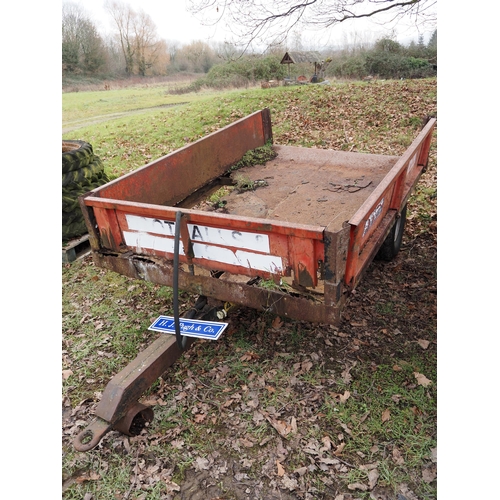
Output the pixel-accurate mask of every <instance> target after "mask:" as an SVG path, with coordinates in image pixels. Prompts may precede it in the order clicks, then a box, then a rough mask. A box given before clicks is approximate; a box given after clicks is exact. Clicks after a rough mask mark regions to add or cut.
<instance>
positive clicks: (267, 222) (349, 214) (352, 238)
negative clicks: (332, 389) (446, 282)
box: [80, 109, 436, 324]
mask: <svg viewBox="0 0 500 500" xmlns="http://www.w3.org/2000/svg"><path fill="white" fill-rule="evenodd" d="M435 121H436V120H435V119H431V120H430V121H429V123H428V124H427V125H426V126H425V128H424V129H423V130H422V131H421V132H420V133H419V134H418V136H417V137H416V138H415V140H414V141H413V143H412V144H411V146H410V147H409V148H408V149H407V150H406V151H405V153H404V154H403V155H401V156H391V155H376V154H365V153H353V152H343V151H333V150H322V149H313V148H302V147H295V146H276V145H275V146H273V148H274V150H275V152H276V153H277V156H276V158H274V159H273V160H271V161H268V162H267V163H265V164H264V165H253V166H249V167H244V168H237V165H238V164H239V162H240V160H241V159H242V158H243V156H244V155H245V153H247V152H248V151H250V150H254V149H256V148H259V147H262V146H265V145H269V144H272V142H273V136H272V127H271V117H270V112H269V110H268V109H263V110H260V111H256V112H255V113H252V114H251V115H249V116H247V117H245V118H242V119H240V120H238V121H237V122H235V123H233V124H231V125H228V126H227V127H224V128H223V129H221V130H219V131H217V132H214V133H212V134H210V135H208V136H206V137H204V138H202V139H200V140H198V141H196V142H194V143H191V144H189V145H187V146H185V147H184V148H181V149H179V150H177V151H174V152H173V153H170V154H168V155H166V156H164V157H162V158H159V159H158V160H155V161H153V162H151V163H150V164H148V165H145V166H144V167H141V168H139V169H137V170H136V171H134V172H131V173H130V174H127V175H124V176H123V177H120V178H119V179H116V180H114V181H112V182H110V183H108V184H106V185H104V186H101V187H99V188H97V189H96V190H95V191H92V192H90V193H87V194H86V195H84V196H83V197H81V198H80V206H81V208H82V211H83V213H84V217H85V220H86V223H87V227H88V229H89V240H90V244H91V248H92V254H93V258H94V261H95V263H96V265H98V266H100V267H105V268H108V269H111V270H114V271H117V272H119V273H121V274H125V275H127V276H130V277H133V278H140V279H146V280H149V281H152V282H155V283H158V284H162V285H167V286H172V284H173V283H174V280H175V282H176V283H178V285H179V288H180V289H183V290H185V291H188V292H192V293H195V294H201V295H204V296H207V297H211V298H214V299H217V300H219V301H222V302H234V303H238V304H242V305H246V306H248V307H253V308H256V309H258V310H264V311H271V312H273V313H275V314H278V315H282V316H289V317H292V318H296V319H302V320H305V321H313V322H321V323H330V324H338V323H339V322H340V317H341V311H342V308H343V307H344V304H345V301H346V297H347V296H348V294H349V293H350V292H351V291H352V290H353V289H354V287H355V286H356V284H357V283H358V282H359V280H360V279H361V276H362V275H363V273H364V271H365V270H366V268H367V267H368V265H369V264H370V262H371V261H372V260H373V258H374V257H375V255H376V254H377V252H378V250H379V249H380V247H381V246H382V245H383V243H384V241H386V238H387V237H388V235H389V233H390V231H391V229H392V228H393V227H395V225H396V221H398V220H399V217H400V214H401V213H402V211H403V210H404V207H405V206H406V203H407V200H408V198H409V196H410V194H411V192H412V190H413V189H414V187H415V185H416V183H417V182H418V179H419V178H420V175H421V174H422V172H423V171H424V169H425V166H426V164H427V161H428V154H429V148H430V143H431V140H432V131H433V128H434V126H435ZM221 185H225V186H226V187H227V186H228V185H231V186H232V190H231V191H230V192H228V193H227V194H225V195H224V196H223V197H222V198H221V200H220V201H221V202H222V203H219V207H220V206H221V205H223V207H222V208H219V209H214V208H213V207H211V206H210V204H208V203H207V202H206V200H207V196H208V195H210V193H213V192H214V191H215V190H217V189H218V188H220V187H221ZM245 185H247V186H250V187H252V188H255V189H248V190H245V189H243V186H245ZM175 248H178V250H177V251H176V250H175ZM176 258H178V262H179V265H178V266H174V261H175V259H176ZM256 279H257V281H256ZM262 279H264V280H270V279H271V280H273V281H274V282H275V283H276V284H277V285H281V284H282V283H283V282H286V283H289V284H290V285H291V288H292V289H293V290H291V291H290V290H289V289H285V290H284V289H283V288H282V287H280V286H277V287H276V288H274V289H271V288H266V289H263V288H258V287H256V286H255V284H256V283H258V280H262ZM318 294H321V300H319V301H318V300H317V297H318Z"/></svg>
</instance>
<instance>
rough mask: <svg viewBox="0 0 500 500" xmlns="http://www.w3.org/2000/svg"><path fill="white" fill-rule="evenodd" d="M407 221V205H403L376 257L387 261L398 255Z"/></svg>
mask: <svg viewBox="0 0 500 500" xmlns="http://www.w3.org/2000/svg"><path fill="white" fill-rule="evenodd" d="M405 223H406V205H405V206H404V207H403V210H401V214H400V216H399V217H398V218H397V219H396V222H395V223H394V225H393V226H392V228H391V230H390V232H389V234H388V235H387V237H386V239H385V240H384V243H382V246H381V247H380V250H379V251H378V253H377V255H376V257H375V258H376V259H377V260H385V261H386V262H389V261H391V260H392V259H394V257H396V255H397V254H398V252H399V249H400V248H401V242H402V240H403V233H404V229H405Z"/></svg>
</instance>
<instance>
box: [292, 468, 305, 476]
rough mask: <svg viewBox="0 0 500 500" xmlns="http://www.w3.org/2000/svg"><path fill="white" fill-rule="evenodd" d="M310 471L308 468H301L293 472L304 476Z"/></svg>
mask: <svg viewBox="0 0 500 500" xmlns="http://www.w3.org/2000/svg"><path fill="white" fill-rule="evenodd" d="M307 471H308V469H307V467H299V468H298V469H295V470H294V471H293V472H294V474H298V475H299V476H301V477H302V476H303V475H304V474H306V473H307Z"/></svg>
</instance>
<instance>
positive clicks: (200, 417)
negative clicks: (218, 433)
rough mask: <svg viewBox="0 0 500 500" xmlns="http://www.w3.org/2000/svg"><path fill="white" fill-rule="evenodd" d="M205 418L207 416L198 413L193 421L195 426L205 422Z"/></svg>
mask: <svg viewBox="0 0 500 500" xmlns="http://www.w3.org/2000/svg"><path fill="white" fill-rule="evenodd" d="M206 416H207V415H206V414H205V413H198V414H197V415H195V417H194V421H195V422H196V423H197V424H201V423H202V422H203V421H204V420H205V418H206Z"/></svg>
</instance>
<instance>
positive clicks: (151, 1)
mask: <svg viewBox="0 0 500 500" xmlns="http://www.w3.org/2000/svg"><path fill="white" fill-rule="evenodd" d="M65 1H66V0H64V1H63V3H65ZM72 3H77V4H80V5H81V6H82V7H83V9H84V10H85V11H86V12H87V13H88V14H89V16H90V17H91V18H92V20H93V21H94V22H95V24H96V26H97V27H98V29H99V31H100V33H101V34H105V33H112V32H113V30H114V27H113V25H112V22H111V19H110V16H109V14H108V12H107V11H106V10H105V8H104V3H105V0H73V1H72ZM123 3H125V4H127V5H130V7H132V9H134V10H137V11H139V10H140V9H142V10H144V12H146V13H147V14H149V16H150V17H151V19H152V20H153V22H154V23H155V25H156V28H157V31H158V35H159V36H160V38H163V39H165V40H167V41H174V40H176V41H179V42H181V43H183V44H187V43H189V42H192V41H195V40H203V41H206V42H210V41H224V40H229V39H230V37H231V35H230V34H229V33H227V32H225V31H224V27H223V25H222V24H220V25H217V26H215V27H207V26H203V25H202V23H201V22H200V21H199V20H197V19H195V18H194V16H193V15H192V14H190V13H189V12H187V7H186V5H187V2H186V1H185V0H174V1H172V0H170V1H169V2H168V4H167V2H166V0H163V1H159V0H128V1H127V0H123ZM388 34H389V31H388V30H387V28H384V27H383V26H381V25H377V24H374V23H373V22H368V21H366V22H365V21H362V20H356V21H353V22H352V23H351V24H347V23H343V24H342V25H340V26H336V27H335V28H333V29H331V30H330V31H323V32H321V33H318V32H315V33H314V34H309V35H308V34H307V33H304V34H303V36H302V42H303V43H304V44H308V45H311V44H312V45H313V46H312V47H306V48H313V49H318V50H319V49H321V48H324V47H328V46H332V45H335V44H339V45H344V42H346V41H348V42H349V41H353V39H354V37H357V38H358V40H359V39H361V40H362V41H364V42H374V41H375V40H376V39H377V38H380V37H381V36H384V35H388ZM423 34H424V39H425V41H426V42H427V40H428V38H429V36H430V32H426V33H423ZM418 35H419V32H418V31H417V30H416V29H415V28H414V27H405V26H404V25H402V24H400V25H398V41H400V42H401V43H404V44H406V43H409V41H410V40H415V41H417V39H418Z"/></svg>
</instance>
